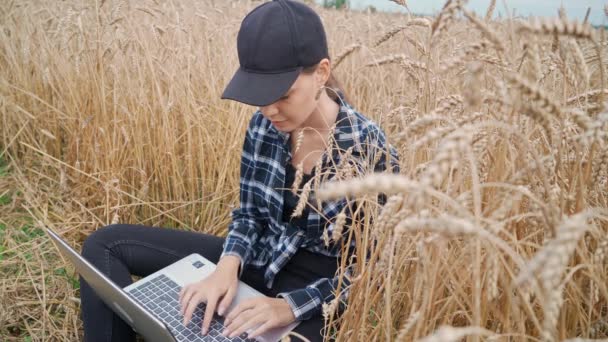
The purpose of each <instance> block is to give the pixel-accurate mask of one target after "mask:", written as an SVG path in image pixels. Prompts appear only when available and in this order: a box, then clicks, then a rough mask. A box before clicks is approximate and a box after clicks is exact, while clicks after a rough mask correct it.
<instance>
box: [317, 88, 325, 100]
mask: <svg viewBox="0 0 608 342" xmlns="http://www.w3.org/2000/svg"><path fill="white" fill-rule="evenodd" d="M324 89H325V86H322V87H321V88H319V90H318V91H317V94H316V95H315V100H319V98H321V92H322V91H323V90H324Z"/></svg>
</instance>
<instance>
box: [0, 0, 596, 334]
mask: <svg viewBox="0 0 608 342" xmlns="http://www.w3.org/2000/svg"><path fill="white" fill-rule="evenodd" d="M379 1H380V0H379ZM259 3H260V2H259V1H220V0H215V1H212V0H209V1H193V0H183V1H173V0H168V1H157V0H141V1H133V0H106V1H94V2H93V1H85V0H66V1H61V2H58V1H51V0H20V1H2V2H0V18H1V21H0V37H1V38H0V113H1V118H0V119H1V121H0V340H3V341H17V340H19V341H22V340H25V341H47V340H48V341H76V340H80V339H81V337H82V327H81V323H80V321H79V317H78V315H79V304H80V301H79V294H78V282H77V275H75V274H74V270H73V268H71V267H70V266H69V265H67V264H66V263H65V262H64V261H63V260H62V258H61V257H60V256H59V254H58V253H57V251H56V250H55V248H54V247H53V246H52V244H51V243H50V241H49V239H48V238H47V237H46V236H45V234H44V233H43V231H42V230H41V228H43V227H45V226H46V227H51V228H53V229H55V230H56V231H58V232H61V233H62V235H63V236H64V237H65V238H66V240H67V241H68V242H69V243H71V244H73V245H74V246H77V247H78V248H80V246H81V244H82V241H83V239H84V238H85V237H86V236H87V235H88V234H89V233H90V232H92V231H93V230H95V229H96V228H99V227H101V226H104V225H107V224H110V223H117V222H121V223H141V224H147V225H154V226H163V227H178V228H181V229H189V230H195V231H201V232H207V233H212V234H217V235H225V234H226V228H227V226H228V224H229V222H230V216H229V213H230V210H231V209H232V208H233V207H234V206H235V205H236V204H237V203H238V169H239V165H240V164H239V163H240V151H241V147H242V141H243V138H244V132H245V129H246V125H247V123H248V121H249V118H250V116H251V114H252V113H253V112H254V110H255V108H252V107H248V106H245V105H240V104H237V103H234V102H230V101H222V100H220V94H221V92H222V90H223V88H224V86H225V85H226V83H227V82H228V80H229V79H230V77H231V76H232V74H233V72H234V71H235V70H236V67H237V66H238V59H237V54H236V33H237V31H238V28H239V24H240V22H241V20H242V18H243V17H244V15H245V14H246V13H247V12H248V11H249V10H251V9H252V8H253V7H255V6H257V5H258V4H259ZM495 5H496V2H495V1H492V2H491V4H490V6H489V8H488V10H487V14H486V15H485V16H476V15H474V14H473V13H471V12H470V10H469V9H467V6H466V5H465V4H463V2H461V1H459V0H450V1H447V2H446V4H445V6H444V7H443V9H442V10H441V12H439V13H438V14H437V15H436V16H435V17H416V16H413V15H407V14H388V13H373V12H350V11H343V10H339V11H338V10H329V9H323V8H320V7H315V9H316V10H317V11H318V13H319V14H320V15H321V17H322V19H323V21H324V24H325V28H326V31H327V34H328V38H329V44H330V54H331V56H332V63H333V67H334V72H335V74H336V76H337V78H338V79H339V80H340V81H341V83H342V84H343V86H344V88H345V90H346V93H347V95H348V97H349V98H350V99H351V102H352V104H353V105H354V107H355V108H357V109H358V110H359V111H360V112H361V113H364V114H365V115H367V116H368V117H370V118H372V119H374V120H375V121H376V122H378V123H379V124H380V126H381V127H382V128H383V129H384V130H385V131H386V133H387V135H388V137H389V141H390V142H391V143H392V144H393V145H394V146H395V147H396V148H397V150H398V151H399V155H400V165H401V173H400V174H399V175H390V174H370V173H369V172H357V171H356V170H355V169H353V168H352V166H349V165H350V164H349V163H345V164H344V165H342V166H341V167H342V169H341V170H342V171H341V172H340V175H341V176H340V179H339V181H335V182H319V183H320V184H317V186H316V187H315V189H312V190H314V191H315V192H317V194H318V198H319V199H333V198H341V197H344V196H346V197H347V198H348V200H349V201H353V203H355V200H356V203H357V206H359V207H360V208H361V209H363V210H365V212H366V215H365V218H364V219H362V220H359V221H355V222H354V223H353V225H352V227H349V228H350V229H348V230H344V235H342V236H340V234H334V235H333V236H331V239H332V240H335V241H338V242H339V241H351V240H355V242H356V243H357V246H359V248H358V250H357V252H356V253H357V256H358V258H357V259H358V260H365V259H366V256H367V262H360V263H358V264H357V265H356V266H355V273H354V275H353V278H352V279H351V280H352V285H351V287H350V288H349V296H348V307H347V309H346V310H345V311H344V312H343V313H342V315H340V316H337V315H335V312H336V310H335V309H336V306H337V303H336V302H332V303H327V304H326V305H324V309H323V314H324V316H325V317H326V322H327V325H328V327H330V329H328V336H327V337H330V336H329V335H331V337H333V338H335V339H336V340H338V341H414V340H420V341H427V342H428V341H442V342H443V341H461V340H467V341H566V340H568V341H591V340H596V339H604V340H605V339H606V338H608V273H607V270H608V267H607V260H608V258H606V254H607V253H608V235H607V233H608V223H607V222H608V110H607V109H606V106H605V103H604V101H605V100H606V98H607V95H608V86H606V70H605V69H606V68H605V65H606V61H607V55H608V51H607V49H606V47H607V45H608V40H607V39H606V34H605V31H604V29H603V28H594V27H591V26H589V25H588V24H586V23H580V22H575V21H572V20H570V19H569V18H568V14H567V13H565V12H564V11H560V12H559V13H558V11H557V9H556V11H555V13H556V16H555V17H553V18H543V19H528V18H501V19H491V18H493V15H492V13H493V11H494V7H495ZM607 15H608V13H607ZM344 153H346V154H348V153H349V152H348V151H344ZM345 160H348V156H346V158H345ZM378 192H381V193H384V194H387V195H388V201H387V203H386V205H384V206H383V207H380V206H378V205H377V202H376V201H375V199H376V194H377V193H378ZM372 219H373V220H372ZM372 242H375V243H372ZM347 262H348V260H346V257H344V258H343V260H342V265H343V266H344V267H343V268H342V271H341V272H340V273H341V275H342V276H344V269H345V267H346V265H347ZM292 340H297V339H296V338H295V337H293V336H292Z"/></svg>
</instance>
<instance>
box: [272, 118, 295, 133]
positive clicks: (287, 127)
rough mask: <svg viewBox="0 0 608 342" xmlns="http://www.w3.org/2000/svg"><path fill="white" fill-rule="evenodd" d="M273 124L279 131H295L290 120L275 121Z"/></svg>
mask: <svg viewBox="0 0 608 342" xmlns="http://www.w3.org/2000/svg"><path fill="white" fill-rule="evenodd" d="M272 125H273V126H274V128H276V129H277V130H278V131H281V132H283V133H289V132H291V131H293V127H291V125H290V124H289V123H288V122H286V121H282V122H273V123H272Z"/></svg>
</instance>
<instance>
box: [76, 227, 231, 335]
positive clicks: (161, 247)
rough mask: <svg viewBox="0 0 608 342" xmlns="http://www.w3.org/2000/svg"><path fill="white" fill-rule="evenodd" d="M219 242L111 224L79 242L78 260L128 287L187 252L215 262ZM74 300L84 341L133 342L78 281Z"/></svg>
mask: <svg viewBox="0 0 608 342" xmlns="http://www.w3.org/2000/svg"><path fill="white" fill-rule="evenodd" d="M223 242H224V239H223V238H220V237H217V236H213V235H208V234H203V233H195V232H188V231H181V230H175V229H169V228H156V227H147V226H141V225H129V224H117V225H110V226H106V227H103V228H100V229H99V230H97V231H95V232H93V233H92V234H91V235H90V236H89V237H88V238H87V239H86V240H85V242H84V245H83V248H82V255H83V256H84V257H85V258H86V259H87V260H88V261H89V262H91V263H92V264H93V265H94V266H95V267H97V268H98V269H99V270H100V271H101V272H102V273H104V274H105V275H107V276H108V277H109V278H110V279H112V280H113V281H114V282H115V283H116V284H117V285H118V286H120V287H125V286H127V285H129V284H131V283H132V279H131V275H137V276H142V277H145V276H147V275H149V274H151V273H154V272H156V271H158V270H160V269H162V268H164V267H166V266H168V265H170V264H172V263H174V262H176V261H178V260H179V259H181V258H183V257H185V256H187V255H189V254H192V253H199V254H200V255H202V256H203V257H205V258H207V259H209V260H210V261H212V262H214V263H217V261H218V260H219V257H220V255H221V253H222V244H223ZM80 297H81V302H82V305H81V310H82V311H81V313H82V320H83V323H84V332H85V341H133V340H134V338H135V333H134V332H133V330H132V329H131V327H130V326H129V325H127V324H126V323H125V322H124V321H123V320H122V319H121V318H120V316H118V315H115V314H114V312H112V311H111V310H110V309H109V308H108V307H107V306H106V305H105V304H104V303H103V302H102V301H101V299H100V298H99V297H98V296H97V295H96V294H95V292H93V290H92V289H91V287H90V286H89V285H88V284H87V283H86V282H85V281H84V280H83V279H82V278H80Z"/></svg>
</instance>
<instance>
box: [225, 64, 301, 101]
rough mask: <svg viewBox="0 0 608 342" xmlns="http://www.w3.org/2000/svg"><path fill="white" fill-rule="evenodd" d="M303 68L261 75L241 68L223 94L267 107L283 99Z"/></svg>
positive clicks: (226, 96) (227, 97) (233, 98)
mask: <svg viewBox="0 0 608 342" xmlns="http://www.w3.org/2000/svg"><path fill="white" fill-rule="evenodd" d="M301 71H302V68H301V67H299V68H296V69H295V70H292V71H287V72H284V73H277V74H259V73H253V72H248V71H245V70H243V69H242V68H239V69H238V70H237V71H236V73H235V74H234V76H233V77H232V80H230V83H228V86H226V89H224V93H223V94H222V99H230V100H235V101H238V102H242V103H246V104H248V105H252V106H258V107H262V106H267V105H269V104H271V103H274V102H276V101H277V100H278V99H280V98H281V96H283V95H284V94H285V93H286V92H287V91H288V90H289V88H291V85H292V84H293V83H294V82H295V81H296V79H297V78H298V75H299V74H300V72H301Z"/></svg>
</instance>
